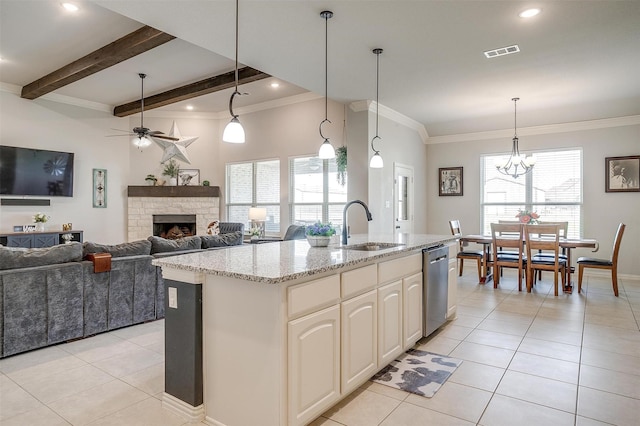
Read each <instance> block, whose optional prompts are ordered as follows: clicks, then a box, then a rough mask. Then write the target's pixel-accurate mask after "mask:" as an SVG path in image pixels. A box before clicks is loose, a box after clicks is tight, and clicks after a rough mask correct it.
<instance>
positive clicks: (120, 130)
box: [111, 128, 131, 133]
mask: <svg viewBox="0 0 640 426" xmlns="http://www.w3.org/2000/svg"><path fill="white" fill-rule="evenodd" d="M111 130H115V131H116V132H124V133H131V130H122V129H113V128H112V129H111Z"/></svg>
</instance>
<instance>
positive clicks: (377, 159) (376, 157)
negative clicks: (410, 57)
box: [369, 49, 384, 169]
mask: <svg viewBox="0 0 640 426" xmlns="http://www.w3.org/2000/svg"><path fill="white" fill-rule="evenodd" d="M372 52H373V53H374V54H375V55H376V135H375V136H374V137H373V138H372V139H371V150H372V151H373V157H371V161H369V167H371V168H372V169H381V168H383V167H384V161H382V156H381V155H380V151H378V150H376V149H375V147H374V146H373V142H374V141H375V140H376V139H380V140H382V138H381V137H380V136H378V112H379V110H380V102H379V96H378V95H379V93H380V92H379V90H378V89H379V87H380V84H379V83H380V54H381V53H382V49H373V50H372Z"/></svg>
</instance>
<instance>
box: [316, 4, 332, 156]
mask: <svg viewBox="0 0 640 426" xmlns="http://www.w3.org/2000/svg"><path fill="white" fill-rule="evenodd" d="M332 16H333V12H331V11H328V10H325V11H322V12H320V17H321V18H322V19H324V120H322V121H321V122H320V127H319V130H320V137H321V138H322V139H324V142H322V145H320V150H319V151H318V157H319V158H321V159H323V160H330V159H332V158H336V150H335V149H334V148H333V145H331V142H330V141H329V138H328V137H326V136H325V135H323V134H322V125H323V124H324V123H331V121H329V118H328V115H329V114H328V99H327V93H328V80H329V77H328V75H329V60H328V56H329V55H328V51H329V19H330V18H331V17H332Z"/></svg>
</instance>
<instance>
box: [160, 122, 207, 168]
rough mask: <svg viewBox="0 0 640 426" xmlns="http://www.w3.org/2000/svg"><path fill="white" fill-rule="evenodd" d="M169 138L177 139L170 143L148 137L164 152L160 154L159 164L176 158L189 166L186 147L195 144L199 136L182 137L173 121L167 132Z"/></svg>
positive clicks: (165, 140)
mask: <svg viewBox="0 0 640 426" xmlns="http://www.w3.org/2000/svg"><path fill="white" fill-rule="evenodd" d="M169 136H172V137H174V138H178V140H177V141H170V140H167V139H161V138H157V137H154V136H153V135H149V137H150V138H151V140H153V141H154V142H155V143H157V144H158V146H160V148H162V149H163V150H164V152H163V154H162V160H161V161H160V162H161V163H164V162H165V161H167V160H169V159H170V158H173V157H175V158H177V159H178V160H181V161H184V162H185V163H187V164H191V161H190V160H189V156H188V155H187V147H188V146H189V145H191V144H192V143H193V142H195V140H196V139H198V137H199V136H182V135H180V130H178V125H177V124H176V122H175V121H174V122H173V124H172V125H171V130H170V131H169Z"/></svg>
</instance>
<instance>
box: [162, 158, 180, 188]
mask: <svg viewBox="0 0 640 426" xmlns="http://www.w3.org/2000/svg"><path fill="white" fill-rule="evenodd" d="M163 164H164V170H163V171H162V176H168V177H169V185H171V186H176V185H178V173H179V171H180V168H179V167H178V162H177V161H176V160H174V159H173V158H172V159H170V160H169V161H167V162H166V163H163Z"/></svg>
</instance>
